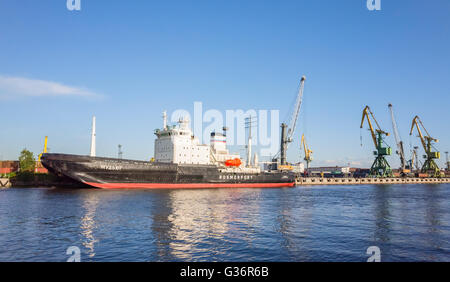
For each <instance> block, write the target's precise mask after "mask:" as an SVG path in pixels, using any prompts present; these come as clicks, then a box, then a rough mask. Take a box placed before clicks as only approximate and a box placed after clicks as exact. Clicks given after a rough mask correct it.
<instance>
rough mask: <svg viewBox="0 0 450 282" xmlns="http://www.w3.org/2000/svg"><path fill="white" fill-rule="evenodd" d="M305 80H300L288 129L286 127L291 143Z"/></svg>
mask: <svg viewBox="0 0 450 282" xmlns="http://www.w3.org/2000/svg"><path fill="white" fill-rule="evenodd" d="M305 80H306V77H305V76H302V78H301V79H300V87H299V90H298V94H297V99H296V101H295V106H294V111H293V112H292V115H291V119H290V121H289V127H288V134H287V138H288V140H290V141H289V142H292V136H293V135H294V132H295V128H296V125H297V120H298V115H299V114H300V107H301V105H302V101H303V89H304V86H305Z"/></svg>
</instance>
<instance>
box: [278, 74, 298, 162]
mask: <svg viewBox="0 0 450 282" xmlns="http://www.w3.org/2000/svg"><path fill="white" fill-rule="evenodd" d="M305 80H306V77H305V76H302V78H301V79H300V87H299V90H298V94H297V98H296V100H295V104H294V107H293V111H292V113H291V115H290V119H289V125H287V124H286V123H282V124H281V144H280V151H278V153H277V154H276V155H275V157H274V159H273V161H274V162H276V161H277V159H278V157H280V168H283V167H288V166H287V162H286V153H287V149H288V146H289V143H291V142H292V141H293V139H292V137H293V135H294V132H295V128H296V125H297V120H298V116H299V114H300V106H301V105H302V100H303V89H304V86H305Z"/></svg>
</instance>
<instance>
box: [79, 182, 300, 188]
mask: <svg viewBox="0 0 450 282" xmlns="http://www.w3.org/2000/svg"><path fill="white" fill-rule="evenodd" d="M85 183H86V184H88V185H90V186H93V187H97V188H103V189H120V188H127V189H167V188H172V189H182V188H185V189H193V188H274V187H275V188H276V187H293V186H294V182H288V183H95V182H85Z"/></svg>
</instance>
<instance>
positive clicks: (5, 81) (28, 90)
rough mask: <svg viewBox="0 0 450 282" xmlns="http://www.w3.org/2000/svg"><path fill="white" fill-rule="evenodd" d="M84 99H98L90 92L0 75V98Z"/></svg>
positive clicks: (48, 82) (44, 81)
mask: <svg viewBox="0 0 450 282" xmlns="http://www.w3.org/2000/svg"><path fill="white" fill-rule="evenodd" d="M44 96H53V97H84V98H100V97H102V95H100V94H97V93H95V92H93V91H91V90H88V89H85V88H81V87H74V86H68V85H64V84H61V83H58V82H53V81H46V80H38V79H29V78H24V77H12V76H3V75H0V97H3V98H15V97H44Z"/></svg>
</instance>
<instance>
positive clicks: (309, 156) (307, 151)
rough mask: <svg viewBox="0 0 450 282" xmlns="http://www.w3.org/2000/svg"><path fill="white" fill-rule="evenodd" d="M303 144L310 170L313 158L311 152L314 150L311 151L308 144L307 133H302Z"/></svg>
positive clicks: (307, 165)
mask: <svg viewBox="0 0 450 282" xmlns="http://www.w3.org/2000/svg"><path fill="white" fill-rule="evenodd" d="M301 145H302V146H303V150H304V151H305V158H304V160H305V161H306V170H308V168H309V163H310V162H311V161H312V160H313V158H312V156H311V154H312V153H313V151H311V150H310V149H309V148H308V144H306V139H305V135H304V134H302V142H301Z"/></svg>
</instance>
